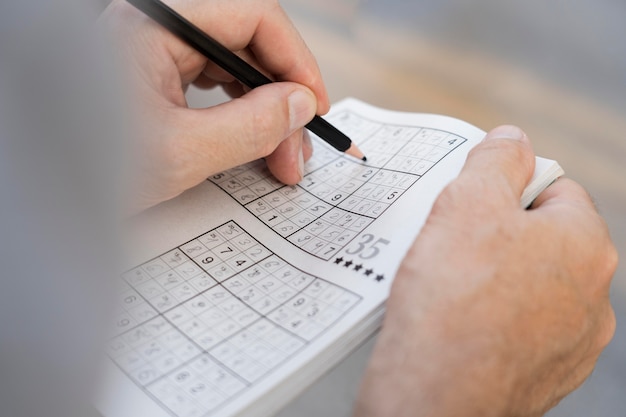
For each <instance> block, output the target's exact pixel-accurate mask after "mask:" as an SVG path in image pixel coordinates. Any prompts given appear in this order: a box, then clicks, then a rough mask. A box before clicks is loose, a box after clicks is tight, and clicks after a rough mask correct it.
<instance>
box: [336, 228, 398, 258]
mask: <svg viewBox="0 0 626 417" xmlns="http://www.w3.org/2000/svg"><path fill="white" fill-rule="evenodd" d="M374 239H376V237H375V236H374V235H372V234H369V233H368V234H364V235H363V236H361V242H359V243H358V244H357V245H358V246H357V247H356V248H354V249H353V250H347V251H346V253H347V254H348V255H356V254H359V258H361V259H372V258H375V257H376V256H378V254H379V253H380V249H381V248H380V245H388V244H389V241H388V240H387V239H382V238H379V239H378V240H376V241H374ZM372 241H374V243H372Z"/></svg>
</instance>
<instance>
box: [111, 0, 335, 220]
mask: <svg viewBox="0 0 626 417" xmlns="http://www.w3.org/2000/svg"><path fill="white" fill-rule="evenodd" d="M168 3H169V5H170V7H172V8H173V9H175V10H176V11H177V12H179V13H180V14H181V15H183V16H185V17H186V18H187V19H189V20H190V21H192V22H193V23H194V24H195V25H197V26H198V27H199V28H200V29H202V30H204V31H205V32H207V33H208V34H209V35H211V36H212V37H214V38H215V39H216V40H218V41H219V42H220V43H222V44H223V45H225V46H226V47H227V48H230V49H231V50H233V51H237V53H238V54H239V55H240V56H242V57H243V58H244V59H245V60H247V61H248V62H249V63H251V64H253V65H255V66H256V67H257V68H259V69H260V70H262V71H265V72H266V74H268V75H269V76H270V77H274V78H275V79H276V80H280V81H284V82H280V83H274V84H270V85H266V86H263V87H261V88H257V89H254V90H253V91H251V92H248V93H246V92H245V90H244V88H243V87H242V86H241V84H240V83H239V82H237V81H236V80H235V79H234V78H233V77H232V76H231V75H230V74H228V73H226V72H225V71H224V70H222V69H221V68H219V67H218V66H217V65H215V64H214V63H213V62H211V61H208V60H207V59H206V58H205V57H204V56H202V55H201V54H199V53H198V52H196V51H195V50H194V49H193V48H191V47H189V46H188V45H187V44H185V43H184V42H182V41H181V40H179V39H178V38H176V37H175V36H174V35H172V34H170V33H169V32H168V31H167V30H166V29H164V28H162V27H161V26H159V25H158V24H157V23H155V22H153V21H152V20H151V19H150V18H148V17H147V16H145V15H144V14H143V13H142V12H140V11H139V10H137V9H135V8H134V7H133V6H131V5H130V4H128V3H126V2H125V1H124V0H116V1H114V2H113V3H112V4H111V5H110V6H109V7H108V9H107V10H106V11H105V12H104V14H103V16H102V22H103V23H104V26H105V27H106V29H107V30H108V31H109V32H110V33H111V34H113V35H114V36H115V38H116V39H117V40H118V44H119V46H120V48H123V52H124V54H123V55H124V57H125V60H126V61H127V62H128V67H129V69H130V70H131V71H132V73H133V76H134V85H135V87H136V88H137V94H138V96H139V97H140V101H141V102H140V106H139V107H140V108H141V110H140V113H141V127H142V130H141V132H140V133H139V136H140V139H141V143H140V144H139V150H138V152H137V155H136V156H137V157H138V158H140V166H141V169H140V170H139V171H140V172H141V175H140V178H141V183H140V185H139V186H138V188H139V195H140V198H139V201H137V202H136V206H138V208H145V207H148V206H151V205H154V204H157V203H159V202H161V201H164V200H167V199H170V198H172V197H175V196H176V195H178V194H180V193H181V192H183V191H184V190H186V189H188V188H190V187H193V186H194V185H197V184H199V183H200V182H202V181H203V180H205V179H206V178H207V177H209V176H210V175H212V174H215V173H217V172H220V171H223V170H225V169H228V168H232V167H234V166H237V165H240V164H243V163H245V162H249V161H252V160H255V159H258V158H261V157H266V159H267V164H268V166H269V169H270V171H271V172H272V173H273V174H274V175H275V176H276V177H277V178H278V179H279V180H280V181H283V182H285V183H287V184H294V183H297V182H299V181H300V180H301V179H302V176H303V165H304V161H305V160H307V159H308V158H309V157H310V156H311V153H312V148H311V143H310V140H309V139H308V136H307V135H306V133H305V131H304V130H303V129H302V127H303V126H304V125H305V124H306V123H308V122H309V121H311V119H312V118H313V116H314V115H315V114H316V113H318V114H323V113H326V112H327V111H328V109H329V103H328V97H327V93H326V90H325V87H324V84H323V82H322V78H321V75H320V72H319V69H318V67H317V64H316V62H315V59H314V58H313V56H312V54H311V52H310V51H309V50H308V49H307V47H306V45H305V44H304V41H303V40H302V38H301V37H300V35H299V34H298V32H297V31H296V29H295V28H294V27H293V25H292V24H291V22H290V21H289V19H288V17H287V16H286V14H285V13H284V11H283V10H282V9H281V8H280V6H279V4H278V2H277V1H276V0H258V1H249V0H212V1H210V2H206V1H200V0H189V1H180V0H172V1H170V2H168ZM190 84H195V85H197V86H199V87H202V88H212V87H215V86H217V85H221V86H223V88H224V90H225V91H226V92H227V93H229V94H230V95H231V96H232V97H239V98H238V99H235V100H232V101H230V102H228V103H225V104H222V105H219V106H215V107H211V108H207V109H189V108H188V107H187V102H186V99H185V91H186V89H187V87H188V86H189V85H190Z"/></svg>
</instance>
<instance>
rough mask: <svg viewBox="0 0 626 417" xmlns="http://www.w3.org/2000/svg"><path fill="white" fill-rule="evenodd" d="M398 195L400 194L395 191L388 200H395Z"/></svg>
mask: <svg viewBox="0 0 626 417" xmlns="http://www.w3.org/2000/svg"><path fill="white" fill-rule="evenodd" d="M397 195H398V192H397V191H394V192H393V193H391V194H389V196H388V197H387V200H393V199H394V198H396V196H397Z"/></svg>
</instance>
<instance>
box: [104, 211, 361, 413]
mask: <svg viewBox="0 0 626 417" xmlns="http://www.w3.org/2000/svg"><path fill="white" fill-rule="evenodd" d="M360 300H361V297H359V296H358V295H356V294H354V293H352V292H350V291H348V290H346V289H343V288H341V287H339V286H337V285H335V284H332V283H330V282H328V281H325V280H323V279H320V278H317V277H315V276H313V275H310V274H307V273H305V272H303V271H301V270H299V269H297V268H295V267H294V266H292V265H290V264H289V263H287V262H286V261H284V260H283V259H281V258H280V257H279V256H277V255H275V254H273V253H272V252H271V251H270V250H268V249H267V248H266V247H265V246H263V245H262V244H260V243H259V242H258V241H257V240H256V239H254V238H253V237H252V236H250V235H249V234H248V233H247V232H246V231H245V230H243V229H242V228H241V227H240V226H239V225H237V224H236V223H235V222H233V221H230V222H228V223H226V224H224V225H222V226H220V227H217V228H215V229H213V230H211V231H209V232H207V233H205V234H203V235H201V236H198V237H197V238H195V239H193V240H191V241H189V242H187V243H185V244H183V245H180V246H178V247H176V248H175V249H173V250H171V251H169V252H167V253H165V254H163V255H161V256H158V257H156V258H154V259H152V260H150V261H148V262H146V263H144V264H142V265H140V266H138V267H136V268H134V269H132V270H130V271H128V272H127V273H125V274H124V275H123V284H122V288H121V291H120V293H119V302H118V304H119V310H120V313H119V316H118V318H117V321H116V325H117V328H116V335H115V337H114V338H113V339H112V340H111V342H110V344H109V350H108V353H109V356H110V357H111V359H112V360H113V361H114V362H115V363H116V364H117V365H118V367H119V368H120V369H121V370H122V371H123V372H124V373H125V374H126V375H128V376H129V377H130V378H131V379H132V380H133V381H134V382H135V383H136V384H137V385H138V386H139V387H141V388H142V389H143V390H144V391H145V392H146V393H148V394H149V395H150V396H151V397H152V398H153V399H154V400H155V401H157V402H158V403H159V404H161V406H162V407H163V408H164V409H165V410H167V411H168V412H169V413H170V414H171V415H173V416H177V417H195V416H205V415H210V414H212V413H213V412H214V411H216V410H217V409H219V407H221V406H222V405H224V404H226V403H227V402H228V401H230V400H232V399H234V398H236V397H237V396H239V395H240V394H242V393H244V392H245V391H246V390H247V389H249V388H250V387H251V386H253V385H254V384H256V383H258V382H259V381H261V380H262V379H263V377H264V376H266V375H268V374H269V373H270V372H272V371H273V370H275V369H277V368H278V367H280V366H281V365H282V364H284V363H285V362H286V361H287V360H288V359H289V358H290V357H291V356H293V355H294V354H295V353H297V352H298V351H300V350H301V349H303V348H304V347H305V346H306V345H307V344H309V343H310V342H311V341H313V340H314V339H315V338H317V337H318V336H320V335H321V334H322V333H323V332H324V331H325V330H327V329H328V328H330V327H331V326H332V325H333V324H334V323H336V322H337V321H338V320H339V319H340V318H341V317H342V316H344V315H345V314H346V313H347V312H348V311H350V310H351V309H352V308H353V307H354V306H355V305H356V304H357V303H359V301H360Z"/></svg>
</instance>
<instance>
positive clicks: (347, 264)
mask: <svg viewBox="0 0 626 417" xmlns="http://www.w3.org/2000/svg"><path fill="white" fill-rule="evenodd" d="M350 265H352V261H346V262H345V263H344V264H343V266H344V267H346V268H348V267H350Z"/></svg>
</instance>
